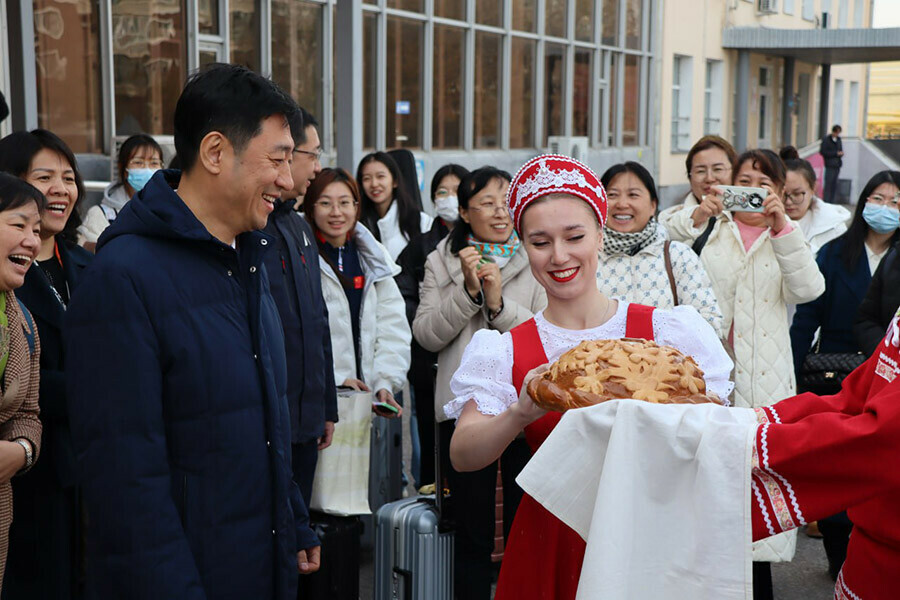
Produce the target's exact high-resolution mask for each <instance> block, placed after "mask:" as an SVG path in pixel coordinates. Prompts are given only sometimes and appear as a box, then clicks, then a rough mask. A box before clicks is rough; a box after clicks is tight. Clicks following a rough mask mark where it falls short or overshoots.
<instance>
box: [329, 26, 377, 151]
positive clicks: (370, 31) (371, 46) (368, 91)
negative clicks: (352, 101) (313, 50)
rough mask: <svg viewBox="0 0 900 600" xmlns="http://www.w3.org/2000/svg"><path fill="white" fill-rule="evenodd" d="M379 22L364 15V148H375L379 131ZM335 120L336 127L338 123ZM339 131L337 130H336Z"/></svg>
mask: <svg viewBox="0 0 900 600" xmlns="http://www.w3.org/2000/svg"><path fill="white" fill-rule="evenodd" d="M377 44H378V22H377V21H376V16H375V14H374V13H370V12H364V13H363V147H364V148H368V149H371V148H374V147H375V144H376V142H377V137H378V136H377V131H378V103H377V102H376V96H377V94H378V86H377V80H376V76H375V69H376V67H375V60H376V58H377V56H378V53H377V50H378V46H377ZM338 120H339V119H335V125H337V121H338ZM335 129H337V128H335Z"/></svg>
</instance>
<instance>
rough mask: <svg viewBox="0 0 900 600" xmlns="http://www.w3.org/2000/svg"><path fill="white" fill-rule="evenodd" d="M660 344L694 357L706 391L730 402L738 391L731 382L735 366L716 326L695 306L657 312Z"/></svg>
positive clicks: (654, 324)
mask: <svg viewBox="0 0 900 600" xmlns="http://www.w3.org/2000/svg"><path fill="white" fill-rule="evenodd" d="M653 329H654V331H655V337H656V342H657V343H658V344H663V345H666V346H672V347H673V348H677V349H678V350H681V351H682V352H683V353H684V354H686V355H688V356H691V357H693V358H694V360H695V361H696V362H697V366H699V367H700V368H701V369H702V370H703V379H704V380H705V381H706V389H708V390H709V391H711V392H713V393H714V394H716V395H717V396H718V397H719V398H721V399H722V400H724V401H725V402H728V396H729V395H730V394H731V390H733V389H734V383H733V382H732V381H731V380H730V377H731V370H732V369H733V368H734V363H733V362H732V361H731V357H729V356H728V353H727V352H726V351H725V348H724V347H723V346H722V342H721V341H720V340H719V336H718V335H716V332H715V330H714V329H713V328H712V326H711V325H710V324H709V323H708V322H707V321H706V319H704V318H703V317H701V316H700V313H699V312H697V309H696V308H694V307H693V306H687V305H682V306H676V307H675V308H673V309H671V310H655V311H653Z"/></svg>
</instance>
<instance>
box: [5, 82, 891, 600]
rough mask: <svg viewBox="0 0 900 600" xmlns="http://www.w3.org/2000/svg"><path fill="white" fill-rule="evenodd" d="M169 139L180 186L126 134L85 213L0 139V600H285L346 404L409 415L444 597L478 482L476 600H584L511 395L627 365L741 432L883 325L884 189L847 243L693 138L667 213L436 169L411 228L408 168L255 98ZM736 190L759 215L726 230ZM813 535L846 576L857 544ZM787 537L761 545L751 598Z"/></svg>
mask: <svg viewBox="0 0 900 600" xmlns="http://www.w3.org/2000/svg"><path fill="white" fill-rule="evenodd" d="M174 130H175V148H176V151H177V157H176V159H175V160H176V164H177V166H178V169H163V165H164V156H163V150H162V148H161V147H160V146H159V144H158V143H157V142H156V141H155V140H154V139H153V138H152V137H150V136H148V135H135V136H132V137H131V138H129V139H128V140H127V141H125V142H124V143H123V144H122V146H121V148H120V149H119V152H118V156H117V161H116V165H117V168H116V175H117V180H116V181H115V182H113V183H112V184H111V185H110V186H109V188H108V189H107V190H106V192H105V193H104V195H103V199H102V201H101V202H100V204H98V205H96V206H92V207H90V208H88V209H87V210H83V209H82V207H81V205H82V204H83V203H84V201H85V187H84V182H83V179H82V176H81V174H80V172H79V169H78V164H77V161H76V158H75V156H74V154H73V153H72V151H71V150H70V148H69V146H68V145H67V144H66V142H65V141H64V140H63V139H61V138H60V137H58V136H57V135H55V134H54V133H52V132H49V131H45V130H41V129H37V130H33V131H30V132H27V131H20V132H16V133H13V134H11V135H9V136H7V137H5V138H3V139H2V140H0V216H2V218H0V243H2V244H3V246H4V247H6V248H7V260H6V261H4V263H3V266H2V267H0V288H2V289H0V330H2V336H0V341H2V347H0V351H2V352H0V373H2V384H3V402H2V406H0V434H2V441H0V502H2V506H0V570H2V572H3V577H2V580H0V586H2V587H0V589H2V598H33V599H44V598H47V599H49V598H73V599H78V598H118V597H129V598H184V599H189V598H197V599H200V598H251V597H253V598H279V599H287V598H294V597H296V591H295V590H296V589H297V586H298V573H299V574H301V577H300V581H301V583H300V586H301V588H302V575H303V574H308V573H312V572H315V571H316V570H317V569H319V567H320V541H319V540H318V539H317V537H316V535H315V534H314V533H313V531H312V529H311V528H310V523H309V515H308V510H307V506H308V505H309V503H310V499H311V496H312V489H313V482H314V475H315V471H316V465H317V460H318V456H319V453H320V452H321V451H323V450H324V449H326V448H328V447H329V445H330V444H331V442H332V438H333V435H334V432H335V429H336V428H337V427H340V423H339V418H338V410H337V389H338V388H339V387H346V388H352V389H353V390H357V391H367V392H371V393H372V394H373V397H374V399H375V403H374V404H373V411H374V412H375V413H376V417H375V418H397V417H399V416H400V415H401V414H403V412H404V411H411V412H412V413H413V414H414V415H415V416H416V419H415V421H414V422H415V425H414V426H413V427H414V431H412V432H411V435H412V437H413V438H414V439H415V440H417V441H418V444H417V445H416V456H415V457H414V460H413V465H412V467H413V468H412V477H413V479H414V481H415V484H416V486H417V487H423V486H427V485H428V484H435V483H436V484H437V487H438V489H439V490H443V489H444V488H448V489H449V490H450V498H451V499H452V502H453V503H454V504H455V505H456V506H459V507H464V509H461V510H457V511H455V515H454V517H455V561H454V565H455V572H454V582H455V591H456V596H457V597H458V598H463V599H466V600H482V599H485V600H486V599H488V598H490V597H491V588H492V583H493V580H494V577H495V576H494V571H493V563H492V558H491V555H492V551H493V550H494V529H495V499H496V484H497V479H498V469H499V472H500V479H501V480H502V487H503V511H502V512H503V534H504V537H505V539H506V540H507V550H506V554H505V556H504V558H503V563H502V569H501V571H500V575H499V584H498V589H497V597H498V598H529V597H537V596H536V594H537V593H538V592H537V591H536V590H539V591H540V593H541V594H543V595H542V596H541V597H548V598H574V596H575V589H576V587H577V583H578V574H579V572H580V569H581V562H582V558H583V554H584V542H583V541H582V540H581V538H580V537H579V536H578V535H577V534H575V533H574V531H572V530H570V529H568V528H567V527H565V526H564V525H563V524H562V523H561V522H560V521H558V520H556V519H555V518H554V517H553V516H552V515H550V513H548V512H547V511H546V510H544V509H543V508H542V507H541V506H540V505H539V504H537V503H536V502H535V501H534V500H533V499H531V498H530V497H529V496H527V495H523V492H522V490H521V489H520V488H519V487H518V485H517V484H516V482H515V479H516V476H517V475H518V473H519V472H520V471H521V470H522V469H523V467H524V466H525V464H526V463H527V462H528V460H529V458H530V457H531V455H532V453H533V452H534V451H535V450H536V449H537V447H538V446H540V444H541V443H542V442H543V440H544V439H545V438H546V437H547V436H548V434H549V433H550V431H551V430H552V429H553V427H554V426H555V424H556V422H557V421H558V420H559V415H558V414H554V413H551V414H544V413H543V412H542V411H540V410H539V409H537V408H536V407H535V406H534V405H533V404H532V403H531V402H530V401H527V399H526V394H524V393H523V392H522V390H523V384H524V383H526V382H527V381H528V380H529V379H530V377H532V376H534V373H535V371H534V369H535V368H537V367H539V366H540V365H543V364H545V363H547V362H548V361H552V360H555V359H556V358H558V357H559V356H560V355H561V354H562V353H563V352H565V351H567V350H569V349H570V348H572V347H573V346H574V345H576V344H577V343H578V342H579V341H581V340H586V339H603V338H623V337H645V338H647V339H655V340H656V341H658V342H659V343H661V344H667V345H671V346H674V347H675V348H678V349H680V350H682V351H683V352H684V353H685V354H688V355H691V356H693V357H694V359H695V360H696V362H697V363H698V365H699V366H700V367H701V369H702V370H703V372H704V373H705V379H706V384H707V386H708V389H710V390H711V391H713V392H714V393H716V394H717V395H718V396H719V397H721V398H723V399H727V402H728V403H729V404H731V405H734V406H738V407H749V408H754V409H762V408H763V407H769V406H771V405H773V404H774V403H776V402H778V401H780V400H782V399H784V398H788V397H791V396H794V395H795V394H796V393H797V392H798V391H804V390H805V389H809V388H805V386H806V384H807V381H806V379H807V374H808V373H807V371H808V363H809V359H810V355H819V354H821V355H841V356H844V357H847V356H849V357H851V358H849V359H846V360H849V361H850V362H851V363H853V364H852V366H853V367H855V366H858V365H859V364H861V363H862V362H863V361H864V360H865V358H866V357H868V356H870V355H872V354H873V352H875V351H876V346H877V345H878V344H879V343H880V342H881V341H882V339H883V337H884V331H885V329H886V328H887V326H888V324H889V322H890V321H891V318H892V317H893V316H894V314H895V313H896V312H897V307H898V304H900V285H898V282H900V260H898V259H897V254H898V249H897V242H898V240H900V219H898V215H900V212H898V198H900V172H894V171H883V172H880V173H877V174H876V175H874V176H873V177H872V178H871V180H870V181H868V182H867V183H866V185H865V186H864V187H863V189H862V192H861V193H860V195H859V198H858V199H857V200H856V205H855V207H852V210H853V213H852V215H851V213H850V211H848V210H847V209H845V208H844V207H841V206H838V205H835V204H831V203H828V202H825V201H823V200H821V199H820V198H817V197H816V189H817V183H818V182H817V180H816V174H815V172H814V170H813V169H812V167H811V166H810V164H809V163H808V162H807V161H805V160H803V159H801V158H800V157H799V155H798V153H797V151H796V150H795V149H793V148H783V149H781V150H780V152H777V151H775V150H772V149H766V148H760V149H747V150H744V151H743V152H742V153H740V154H738V153H737V152H736V151H735V149H734V148H733V147H732V146H731V145H730V144H729V143H728V142H727V141H725V140H724V139H722V138H719V137H716V136H706V137H703V138H702V139H700V140H698V141H697V142H696V144H695V145H694V146H693V148H691V150H690V152H689V153H688V154H687V158H686V165H685V166H686V178H687V183H688V184H689V186H690V192H689V193H688V194H687V196H686V197H685V198H684V200H683V201H682V202H681V203H679V204H677V205H676V206H673V207H671V208H669V209H666V210H663V211H661V212H660V211H659V204H660V199H659V197H658V194H657V189H656V185H655V182H654V180H653V177H652V175H651V174H650V172H649V171H648V169H647V168H646V167H645V166H643V165H641V164H640V163H637V162H625V163H621V164H615V165H611V166H609V167H608V168H607V169H606V170H605V172H603V174H602V176H599V177H598V176H597V175H596V174H594V172H593V171H591V170H590V169H588V168H587V167H585V166H584V165H582V164H581V163H578V162H577V161H573V160H572V159H569V158H567V157H562V156H553V155H544V156H539V157H536V158H534V159H532V160H531V161H529V162H527V163H526V164H525V165H524V166H523V167H522V169H521V170H520V171H519V172H518V173H516V174H515V175H512V174H510V173H508V172H505V171H503V170H500V169H497V168H495V167H492V166H487V165H485V166H479V167H477V168H474V169H471V170H470V169H467V168H465V167H463V166H461V165H457V164H448V165H445V166H443V167H441V168H440V169H438V170H437V172H436V173H435V175H434V177H433V179H432V181H431V186H430V200H431V203H430V204H431V206H432V207H433V209H434V210H433V212H434V215H433V216H432V215H431V214H429V213H428V212H425V211H424V210H423V207H422V203H421V200H420V198H418V186H417V182H415V181H411V174H410V173H409V172H408V171H409V169H404V167H403V166H401V163H402V162H403V156H402V154H401V155H397V154H396V153H395V152H390V153H389V152H373V153H371V154H368V155H367V156H365V157H364V158H363V159H362V160H361V161H360V163H359V165H358V167H357V169H356V173H355V175H353V174H351V173H350V172H348V171H346V170H344V169H340V168H323V167H322V164H321V158H322V150H321V144H320V140H319V136H318V124H317V122H316V120H315V118H314V117H313V115H311V114H310V113H309V112H308V111H306V110H304V109H303V108H301V107H298V106H297V105H296V103H295V102H294V101H293V100H292V99H291V98H290V97H289V96H288V95H287V94H285V92H284V91H282V90H281V89H280V88H278V87H277V86H276V85H275V84H273V83H272V82H271V81H269V80H266V79H265V78H263V77H261V76H259V75H256V74H254V73H252V72H251V71H248V70H246V69H243V68H240V67H235V66H229V65H213V66H211V67H208V68H206V69H204V70H202V71H200V72H198V73H197V74H195V75H193V76H192V77H191V78H190V79H189V81H188V82H187V84H186V86H185V88H184V91H183V92H182V95H181V97H180V98H179V100H178V103H177V106H176V109H175V114H174ZM835 139H836V138H835ZM838 141H839V140H838ZM832 143H833V144H836V142H835V140H832ZM827 158H828V157H827V156H826V159H827ZM826 164H828V163H826ZM561 173H568V174H569V176H564V175H561ZM571 173H577V175H578V177H574V178H573V177H572V176H571ZM831 174H832V173H831V172H830V171H829V172H828V176H831ZM412 176H414V174H413V175H412ZM730 185H736V186H742V187H757V188H763V189H764V190H765V191H766V194H767V196H766V198H765V201H764V203H763V207H762V211H761V212H743V211H735V210H730V209H728V208H726V206H725V203H724V190H723V187H722V186H730ZM826 189H827V188H826ZM649 307H653V308H649ZM854 356H856V357H859V358H858V359H854V358H853V357H854ZM854 360H856V362H853V361H854ZM852 370H853V369H852V368H849V369H848V371H847V372H848V373H849V371H852ZM407 384H408V385H407ZM832 385H833V386H834V387H833V389H830V390H828V391H829V392H831V393H836V392H838V391H839V390H840V377H839V378H838V379H837V380H836V381H834V382H833V383H832ZM404 389H408V390H409V396H408V397H404V396H403V394H402V392H403V390H404ZM816 391H820V390H816ZM436 424H437V425H436ZM435 457H437V463H438V464H439V465H440V469H439V470H440V471H441V472H442V473H443V474H444V475H445V476H446V479H445V480H443V481H438V482H435V477H436V469H435V465H436V461H435V460H434V459H435ZM841 508H842V510H843V508H845V507H841ZM822 516H823V517H826V515H822ZM819 528H820V530H821V533H822V534H823V535H824V536H825V537H824V542H825V549H826V553H827V557H828V560H829V565H830V571H831V574H832V577H834V578H835V579H837V578H838V577H839V573H840V569H841V564H842V563H843V561H844V560H845V557H846V556H847V545H848V539H849V537H850V535H851V531H852V530H853V523H852V521H851V518H850V517H849V516H848V514H847V513H846V512H839V513H838V514H834V515H832V516H827V518H823V519H822V520H821V521H820V523H819ZM773 533H774V532H773ZM794 535H795V534H794V533H793V532H792V531H785V532H779V535H777V536H772V537H767V538H766V539H763V540H760V541H759V542H757V543H756V544H755V546H754V553H753V557H754V561H755V562H754V568H753V580H754V597H755V598H771V597H773V591H772V582H771V574H770V570H769V563H771V562H774V561H789V560H791V559H792V557H793V554H794V547H795V538H794V537H792V536H794ZM548 557H549V558H548Z"/></svg>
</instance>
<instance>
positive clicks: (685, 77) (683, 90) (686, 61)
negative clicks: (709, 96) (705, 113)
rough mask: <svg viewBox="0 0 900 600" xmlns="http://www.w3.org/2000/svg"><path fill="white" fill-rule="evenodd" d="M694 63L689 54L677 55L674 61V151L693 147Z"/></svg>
mask: <svg viewBox="0 0 900 600" xmlns="http://www.w3.org/2000/svg"><path fill="white" fill-rule="evenodd" d="M692 71H693V64H692V59H691V58H690V57H689V56H676V57H675V59H674V61H673V63H672V152H686V151H688V150H690V147H691V108H692V100H691V87H692V84H691V81H692Z"/></svg>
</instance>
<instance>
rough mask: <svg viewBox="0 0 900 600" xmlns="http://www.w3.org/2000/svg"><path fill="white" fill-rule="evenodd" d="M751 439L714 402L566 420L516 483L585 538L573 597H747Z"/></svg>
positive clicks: (736, 414) (744, 426)
mask: <svg viewBox="0 0 900 600" xmlns="http://www.w3.org/2000/svg"><path fill="white" fill-rule="evenodd" d="M755 431H756V416H755V413H754V412H753V411H752V410H751V409H738V408H725V407H722V406H718V405H714V404H703V405H660V404H650V403H647V402H640V401H637V400H617V401H611V402H605V403H603V404H599V405H597V406H593V407H590V408H585V409H579V410H572V411H569V412H567V413H566V414H565V415H564V416H563V418H562V420H561V421H560V423H559V424H558V425H557V426H556V429H555V430H554V431H553V433H552V434H551V435H550V437H549V438H547V440H546V441H545V442H544V444H543V445H542V446H541V447H540V449H539V450H538V451H537V453H536V454H535V455H534V457H532V459H531V461H530V462H529V463H528V465H527V466H526V467H525V469H524V470H523V471H522V473H521V474H520V475H519V477H518V479H517V481H518V483H519V485H521V486H522V488H523V489H524V490H525V491H526V492H528V493H529V494H530V495H531V496H532V497H533V498H534V499H535V500H537V501H538V502H540V503H541V504H542V505H543V506H544V507H545V508H547V509H548V510H549V511H550V512H552V513H553V514H554V515H556V516H557V517H558V518H560V519H561V520H562V521H563V522H564V523H566V524H567V525H569V526H570V527H572V528H573V529H574V530H575V531H577V532H578V533H579V534H580V535H581V537H583V538H584V539H585V540H586V541H587V550H586V553H585V559H584V564H583V566H582V570H581V579H580V582H579V585H578V595H577V598H578V600H588V599H591V600H593V599H602V600H645V599H646V598H654V599H655V600H683V599H684V598H691V599H692V600H748V599H750V598H752V597H753V591H752V568H751V550H750V549H751V541H752V527H751V519H750V468H751V464H750V462H751V457H752V447H753V446H752V443H753V440H754V435H753V434H754V433H755Z"/></svg>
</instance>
